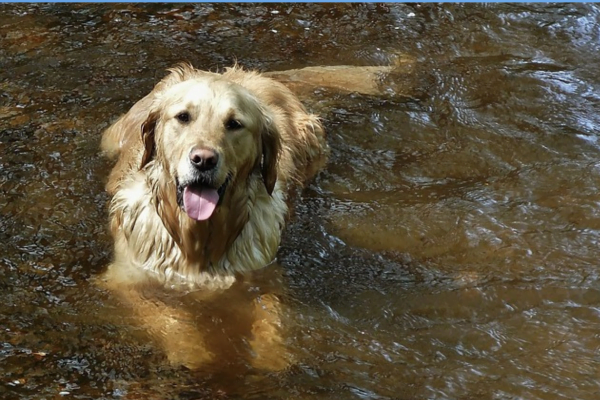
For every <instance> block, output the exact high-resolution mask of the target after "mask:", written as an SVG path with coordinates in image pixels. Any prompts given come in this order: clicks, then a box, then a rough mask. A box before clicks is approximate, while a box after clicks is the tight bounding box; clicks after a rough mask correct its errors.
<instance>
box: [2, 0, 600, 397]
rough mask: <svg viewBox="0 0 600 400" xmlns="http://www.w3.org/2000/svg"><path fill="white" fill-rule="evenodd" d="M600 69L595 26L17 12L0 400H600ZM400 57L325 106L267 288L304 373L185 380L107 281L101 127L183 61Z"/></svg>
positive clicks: (427, 7) (6, 106)
mask: <svg viewBox="0 0 600 400" xmlns="http://www.w3.org/2000/svg"><path fill="white" fill-rule="evenodd" d="M599 47H600V8H599V7H598V6H597V5H595V4H560V5H558V4H556V5H547V4H533V5H527V4H487V5H482V4H465V5H456V4H443V5H440V4H406V5H403V4H388V5H375V4H352V5H349V4H346V5H341V4H262V5H260V4H247V5H243V4H236V5H225V4H215V5H210V4H197V5H175V4H172V5H160V4H148V5H141V4H128V5H109V4H107V5H104V4H81V5H71V4H33V5H27V4H12V5H11V4H3V5H0V191H1V192H2V194H1V197H0V209H1V213H0V268H1V271H2V273H1V274H0V289H1V290H0V376H1V377H2V378H1V379H0V397H2V398H7V399H12V398H19V399H40V398H47V399H50V398H77V399H113V398H130V399H140V398H143V399H171V398H172V399H204V398H206V399H214V398H258V399H276V398H281V399H289V398H294V399H315V398H322V399H332V398H335V399H354V398H358V399H425V398H427V399H458V398H464V399H474V398H481V399H488V398H489V399H492V398H493V399H505V398H506V399H508V398H510V399H513V398H525V399H558V398H565V399H573V398H578V399H596V398H598V395H599V393H600V375H599V372H598V365H599V363H600V354H599V352H598V349H599V348H600V334H599V332H600V290H599V289H600V286H599V283H600V276H599V273H598V271H599V261H598V260H599V254H600V251H599V249H598V238H599V236H600V194H599V193H598V192H599V187H600V161H599V160H600V144H599V142H598V131H599V127H600V126H599V123H600V118H599V117H598V109H599V107H598V106H599V103H600V75H599V74H598V65H600V51H599V50H600V49H599ZM403 57H404V58H409V59H410V60H413V61H412V62H411V64H410V70H406V71H399V72H400V75H399V78H398V79H399V81H395V82H392V83H389V82H387V81H384V82H383V83H382V84H383V87H382V88H381V90H382V93H381V95H364V94H363V95H361V94H352V93H350V94H348V93H341V92H336V91H332V90H329V89H326V88H318V87H316V88H314V90H312V91H311V93H310V98H307V105H308V107H309V108H310V110H311V111H312V112H315V113H317V114H319V115H321V116H322V117H323V122H324V125H325V127H326V129H327V132H328V138H329V143H330V146H331V157H330V159H329V162H328V164H327V166H326V167H325V169H324V170H323V171H322V172H321V173H320V174H319V175H318V176H317V177H316V179H315V180H314V181H312V182H311V183H310V184H309V185H308V186H307V187H306V188H305V189H304V190H302V192H301V193H300V194H299V196H298V199H297V202H296V204H295V207H294V211H293V215H292V217H291V221H290V223H289V226H288V228H287V230H286V232H285V235H284V239H283V243H282V246H281V249H280V252H279V254H278V262H277V263H276V265H274V266H271V267H270V269H269V270H267V271H265V272H264V273H263V275H269V274H270V273H271V272H273V273H274V274H276V275H282V276H283V284H284V285H285V287H286V288H287V291H286V293H285V296H284V302H283V303H284V310H283V312H284V322H285V325H286V331H287V333H286V345H287V347H288V349H289V351H290V352H291V353H293V354H294V359H295V362H294V364H293V365H292V366H291V367H290V368H289V369H287V370H285V371H282V372H278V373H273V372H264V371H259V370H255V369H252V368H250V367H248V368H241V369H228V363H227V362H226V360H224V362H223V365H222V367H220V368H213V369H211V370H209V371H206V370H203V371H190V370H187V369H185V368H178V367H173V366H170V365H169V364H168V362H167V361H166V359H165V356H164V354H163V353H162V352H161V350H160V348H157V347H155V346H153V345H152V344H151V342H150V341H149V340H148V338H147V336H146V335H145V334H144V332H142V331H140V329H139V327H138V326H136V324H135V323H134V320H133V317H132V316H131V315H130V314H129V313H127V311H126V310H124V309H122V308H121V307H120V305H119V303H118V301H116V300H115V299H114V298H112V296H111V294H109V293H106V292H104V291H102V290H100V289H98V288H97V287H96V286H95V285H94V284H92V283H90V281H91V280H93V279H94V277H96V276H98V274H100V273H101V272H102V271H103V270H104V268H105V267H106V265H107V263H108V262H109V261H110V257H111V239H110V237H109V235H108V229H107V212H106V202H107V200H108V196H107V195H106V194H105V193H104V191H103V186H104V182H105V179H106V176H107V173H108V170H109V168H110V166H109V164H108V163H107V162H106V161H105V160H103V159H102V158H101V157H100V155H99V153H98V146H99V137H100V133H101V132H102V130H103V129H105V128H106V127H107V126H108V125H109V124H110V122H112V121H113V120H114V119H115V118H116V117H117V116H118V115H119V114H121V113H123V112H125V111H126V110H127V109H128V108H129V107H130V106H131V105H132V104H133V103H134V102H135V101H136V100H138V99H139V98H141V97H142V96H144V95H145V94H146V93H147V92H148V91H149V90H151V88H152V86H153V84H154V83H156V82H157V81H158V80H159V79H160V78H161V77H162V76H164V73H165V72H164V71H165V69H166V68H168V67H170V66H172V65H174V64H175V63H177V62H180V61H183V60H186V61H190V62H192V63H193V64H194V65H195V66H196V67H199V68H202V69H210V70H217V69H219V68H223V67H226V66H230V65H232V64H233V63H234V62H235V61H236V60H237V61H238V62H239V63H240V64H241V65H243V66H245V67H246V68H250V69H258V70H261V71H278V70H286V69H291V68H302V67H307V66H320V65H357V66H366V65H399V66H398V67H397V68H402V67H401V66H402V65H403V64H398V63H397V61H398V59H399V58H403ZM386 85H387V86H386ZM399 87H401V88H402V90H401V91H399V89H398V88H399ZM259 275H261V274H259ZM263 278H264V279H265V280H268V279H269V278H268V276H267V277H264V276H259V277H257V280H258V281H260V280H261V279H263ZM227 306H230V305H227ZM198 312H203V309H202V308H201V307H200V306H199V308H198Z"/></svg>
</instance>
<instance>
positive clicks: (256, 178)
mask: <svg viewBox="0 0 600 400" xmlns="http://www.w3.org/2000/svg"><path fill="white" fill-rule="evenodd" d="M157 182H169V180H167V179H161V180H159V181H157ZM171 182H172V181H171ZM151 187H152V188H153V192H154V193H153V194H154V199H155V206H156V211H157V213H158V214H159V215H160V217H161V220H162V221H163V224H164V226H165V228H166V230H167V231H168V232H169V234H170V235H171V237H172V239H173V240H174V241H175V243H176V244H177V246H178V247H179V250H180V251H181V253H182V256H183V258H184V260H182V261H184V262H181V263H178V264H179V266H178V268H177V269H178V270H177V271H176V272H177V273H178V274H180V275H183V276H189V275H193V274H197V273H198V272H207V273H211V274H223V273H234V272H235V271H237V270H249V269H256V268H259V267H262V266H264V265H266V264H267V263H268V262H270V261H271V260H272V258H273V257H274V256H275V251H276V249H277V247H278V245H279V237H280V230H281V228H282V226H283V219H284V218H285V214H286V213H287V206H286V205H285V201H284V200H283V193H282V191H281V189H280V188H279V189H278V193H274V195H275V196H278V198H277V199H273V198H272V197H271V196H270V195H269V194H268V193H267V192H266V188H265V186H264V184H263V182H262V178H261V176H260V174H259V173H257V172H256V171H255V172H253V173H251V174H250V175H249V176H248V177H247V178H245V179H243V180H241V181H237V182H231V184H230V185H228V188H227V190H226V192H225V194H224V196H223V199H222V201H221V203H220V204H219V206H218V207H217V209H216V210H215V212H214V214H213V215H212V216H211V217H210V218H209V219H208V220H206V221H196V220H194V219H192V218H190V217H189V216H188V215H187V214H186V213H185V212H184V211H183V210H182V209H181V207H180V206H179V205H178V204H177V199H176V188H175V185H174V184H173V183H168V184H166V185H165V186H161V185H160V184H158V183H156V184H154V185H151ZM274 200H276V201H275V203H276V204H275V203H273V201H274ZM269 213H273V216H268V214H269ZM269 225H272V226H269ZM249 230H252V231H253V232H245V233H244V231H249ZM244 236H248V237H254V238H260V240H262V241H263V243H251V246H252V247H256V249H253V248H247V249H243V251H245V252H247V253H248V252H249V253H250V254H246V255H244V256H243V257H242V256H240V255H237V254H232V253H235V252H236V251H239V250H240V245H245V244H244V243H243V242H244V241H246V240H247V238H245V237H244ZM273 237H275V238H277V239H276V240H273ZM238 239H239V240H238ZM236 242H240V243H236ZM242 247H244V246H242ZM245 247H248V246H247V245H245ZM236 249H237V250H236ZM236 263H251V264H253V265H236ZM188 269H190V270H188Z"/></svg>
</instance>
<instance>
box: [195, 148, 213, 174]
mask: <svg viewBox="0 0 600 400" xmlns="http://www.w3.org/2000/svg"><path fill="white" fill-rule="evenodd" d="M190 162H191V163H192V165H193V166H194V167H196V168H197V169H198V170H200V171H209V170H211V169H213V168H214V167H216V166H217V163H218V162H219V155H218V154H217V152H216V151H214V150H211V149H207V148H203V147H194V148H193V149H192V151H190Z"/></svg>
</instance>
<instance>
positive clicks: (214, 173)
mask: <svg viewBox="0 0 600 400" xmlns="http://www.w3.org/2000/svg"><path fill="white" fill-rule="evenodd" d="M142 141H143V143H144V153H143V156H142V160H141V165H140V168H144V167H146V165H148V164H149V163H151V162H155V163H161V164H162V168H163V169H164V171H166V172H167V173H168V175H169V179H173V182H174V183H175V185H176V188H177V189H176V190H177V193H176V195H177V202H178V204H179V206H180V207H182V208H183V210H184V211H185V212H186V213H187V215H188V216H189V217H191V218H193V219H195V220H199V221H202V220H206V219H208V218H210V217H211V215H212V214H213V212H214V211H215V209H216V208H217V207H218V205H219V204H220V203H221V202H222V201H223V198H224V197H225V196H227V190H228V187H229V185H231V184H232V183H235V184H238V185H239V184H242V185H244V184H246V179H247V178H248V176H249V175H250V174H251V173H253V171H255V170H260V171H261V173H262V178H263V180H264V184H265V187H266V190H267V192H268V193H269V194H271V193H272V191H273V188H274V186H275V182H276V180H277V165H276V164H277V157H278V154H279V150H280V139H279V134H278V132H277V130H276V128H275V126H274V124H273V123H272V118H271V117H270V116H269V115H268V112H267V110H266V109H265V107H263V106H262V105H261V104H260V102H259V101H258V99H256V98H255V97H254V96H253V95H252V94H251V93H250V92H249V91H248V90H246V89H245V88H244V87H242V86H240V85H238V84H236V83H234V82H231V81H228V80H227V79H225V78H222V77H219V76H211V75H209V76H203V77H197V78H194V79H188V80H184V81H183V82H180V83H177V84H175V85H173V86H171V87H169V88H167V89H165V91H164V92H162V93H160V94H159V96H158V97H157V98H156V99H155V101H154V102H153V104H152V107H151V109H150V112H149V116H148V118H147V120H146V121H145V122H144V123H143V125H142Z"/></svg>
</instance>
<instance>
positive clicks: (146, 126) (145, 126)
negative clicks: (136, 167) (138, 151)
mask: <svg viewBox="0 0 600 400" xmlns="http://www.w3.org/2000/svg"><path fill="white" fill-rule="evenodd" d="M157 121H158V113H157V112H151V113H150V114H148V118H146V120H145V121H144V123H142V144H143V145H144V154H143V155H142V162H141V163H140V169H143V168H144V167H145V166H146V165H147V164H148V163H149V162H150V161H152V159H154V156H155V155H156V145H155V140H154V131H155V130H156V123H157Z"/></svg>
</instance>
